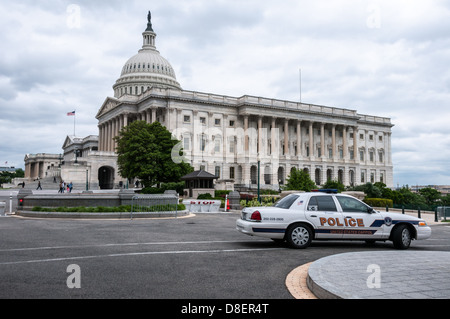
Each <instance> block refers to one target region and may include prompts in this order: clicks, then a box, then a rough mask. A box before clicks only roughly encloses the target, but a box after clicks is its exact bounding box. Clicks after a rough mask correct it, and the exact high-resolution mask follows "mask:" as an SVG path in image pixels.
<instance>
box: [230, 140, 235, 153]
mask: <svg viewBox="0 0 450 319" xmlns="http://www.w3.org/2000/svg"><path fill="white" fill-rule="evenodd" d="M230 153H234V141H230Z"/></svg>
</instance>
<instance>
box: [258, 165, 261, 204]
mask: <svg viewBox="0 0 450 319" xmlns="http://www.w3.org/2000/svg"><path fill="white" fill-rule="evenodd" d="M260 166H261V161H260V160H258V202H259V203H261V195H260V191H259V187H260V186H259V183H260Z"/></svg>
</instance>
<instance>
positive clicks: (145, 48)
mask: <svg viewBox="0 0 450 319" xmlns="http://www.w3.org/2000/svg"><path fill="white" fill-rule="evenodd" d="M147 19H148V24H147V29H146V30H145V31H144V33H142V36H143V45H142V49H140V50H139V52H138V54H136V55H135V56H133V57H131V58H130V59H129V60H128V61H127V62H126V63H125V65H124V66H123V68H122V73H121V75H120V78H119V79H118V80H117V81H116V83H115V84H114V86H113V89H114V96H115V97H116V98H120V97H121V96H123V95H124V94H128V95H140V94H142V93H143V92H145V91H146V90H147V89H149V88H151V87H159V88H170V89H178V90H181V86H180V84H179V83H178V81H177V79H176V76H175V72H174V70H173V68H172V65H171V64H170V63H169V61H167V60H166V59H165V58H164V57H162V56H161V55H160V54H159V51H157V50H156V46H155V38H156V33H155V32H154V31H153V27H152V24H151V13H150V11H149V13H148V17H147Z"/></svg>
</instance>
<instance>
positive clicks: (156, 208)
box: [130, 194, 179, 219]
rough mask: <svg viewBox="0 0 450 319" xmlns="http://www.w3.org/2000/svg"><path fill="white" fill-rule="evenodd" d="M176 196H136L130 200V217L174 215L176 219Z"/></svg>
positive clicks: (177, 199)
mask: <svg viewBox="0 0 450 319" xmlns="http://www.w3.org/2000/svg"><path fill="white" fill-rule="evenodd" d="M178 203H179V197H178V195H173V194H167V195H166V194H164V195H163V194H159V195H136V196H133V198H132V199H131V216H130V218H131V219H133V213H147V214H155V215H166V214H167V215H169V214H175V217H178Z"/></svg>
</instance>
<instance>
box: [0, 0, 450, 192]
mask: <svg viewBox="0 0 450 319" xmlns="http://www.w3.org/2000/svg"><path fill="white" fill-rule="evenodd" d="M148 10H151V11H152V15H153V19H152V22H153V28H154V30H155V31H156V33H157V34H158V37H157V39H156V41H157V42H156V45H157V48H158V50H159V51H160V52H161V55H162V56H164V57H165V58H166V59H168V60H169V61H170V63H171V64H172V66H173V67H174V69H175V72H176V74H177V79H178V81H179V82H180V84H181V86H182V87H183V89H185V90H192V91H200V92H206V93H215V94H223V95H229V96H236V97H239V96H242V95H254V96H263V97H268V98H276V99H282V100H291V101H298V100H299V99H300V84H299V82H300V80H299V78H300V76H299V70H300V69H301V74H302V76H301V78H302V85H301V88H302V89H301V92H302V93H301V97H302V101H303V102H304V103H311V104H320V105H326V106H333V107H342V108H348V109H355V110H357V111H358V112H359V113H362V114H370V115H377V116H382V117H390V118H392V122H393V123H394V124H395V127H394V128H393V135H392V150H393V160H394V184H395V185H400V186H401V185H404V184H409V185H416V184H419V185H429V184H445V185H449V184H450V171H449V168H450V167H449V166H450V165H449V162H450V134H449V133H450V32H449V30H450V2H449V1H444V0H442V1H439V0H426V1H424V0H333V1H331V0H326V1H325V0H316V1H307V0H280V1H266V0H239V1H235V0H226V1H225V0H184V1H181V0H177V1H175V0H161V1H160V0H152V1H140V0H135V1H119V0H111V1H109V0H108V1H106V0H104V1H102V0H96V1H81V0H80V1H78V2H77V1H76V0H71V1H63V0H61V1H58V0H43V1H34V0H33V1H32V0H29V1H27V0H2V1H1V2H0V30H1V32H0V46H1V49H0V166H4V164H5V163H6V162H7V165H8V166H15V167H22V168H23V167H24V163H23V159H24V156H25V154H27V153H31V154H33V153H54V154H58V153H61V152H62V149H61V147H62V144H63V142H64V140H65V138H66V136H67V135H71V134H73V130H74V121H73V117H68V116H67V115H66V114H67V112H70V111H73V110H76V112H77V116H76V135H78V136H82V137H84V136H87V135H91V134H93V135H97V134H98V130H97V121H96V119H95V115H96V114H97V111H98V109H99V108H100V106H101V105H102V103H103V101H104V100H105V98H106V97H107V96H112V95H113V90H112V85H113V84H114V83H115V81H116V80H117V79H118V77H119V76H120V72H121V69H122V67H123V65H124V64H125V62H126V61H127V60H128V58H130V57H131V56H133V55H134V54H136V53H137V51H138V50H139V49H140V48H141V46H142V36H141V34H142V32H143V31H144V30H145V28H146V23H147V21H146V18H147V11H148Z"/></svg>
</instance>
